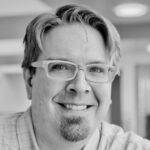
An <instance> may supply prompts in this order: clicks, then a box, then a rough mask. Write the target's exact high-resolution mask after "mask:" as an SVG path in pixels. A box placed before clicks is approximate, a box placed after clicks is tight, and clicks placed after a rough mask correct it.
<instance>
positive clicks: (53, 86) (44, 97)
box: [33, 77, 65, 101]
mask: <svg viewBox="0 0 150 150" xmlns="http://www.w3.org/2000/svg"><path fill="white" fill-rule="evenodd" d="M64 84H65V83H63V82H62V83H61V82H58V81H56V80H51V79H48V78H47V77H38V78H37V79H35V81H34V86H33V98H35V99H40V100H41V101H49V100H50V99H53V97H54V96H56V95H57V94H58V93H59V92H60V91H62V90H63V89H64V86H65V85H64Z"/></svg>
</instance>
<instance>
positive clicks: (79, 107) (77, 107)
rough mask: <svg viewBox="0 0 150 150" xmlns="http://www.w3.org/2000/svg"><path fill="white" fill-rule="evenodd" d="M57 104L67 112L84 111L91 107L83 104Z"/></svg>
mask: <svg viewBox="0 0 150 150" xmlns="http://www.w3.org/2000/svg"><path fill="white" fill-rule="evenodd" d="M57 104H59V105H60V106H61V107H63V108H64V109H67V110H73V111H83V110H86V109H89V108H91V107H92V105H85V104H80V105H79V104H68V103H67V104H65V103H57Z"/></svg>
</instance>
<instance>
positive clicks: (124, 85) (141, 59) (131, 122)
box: [121, 39, 150, 136]
mask: <svg viewBox="0 0 150 150" xmlns="http://www.w3.org/2000/svg"><path fill="white" fill-rule="evenodd" d="M140 42H142V39H140V40H136V39H135V40H132V39H130V40H128V42H127V43H128V44H127V43H126V42H125V43H126V44H125V43H124V44H125V45H126V46H125V45H124V44H123V54H122V74H121V116H122V117H121V118H122V124H123V127H124V129H125V130H132V131H135V132H137V133H138V129H137V124H138V122H137V100H136V80H135V77H136V74H135V66H136V65H137V64H150V53H147V52H146V50H145V49H144V47H142V46H140V45H141V44H140ZM129 43H130V44H129ZM131 44H132V45H131ZM127 45H128V46H127ZM138 134H140V135H142V136H145V135H144V133H143V132H141V133H138Z"/></svg>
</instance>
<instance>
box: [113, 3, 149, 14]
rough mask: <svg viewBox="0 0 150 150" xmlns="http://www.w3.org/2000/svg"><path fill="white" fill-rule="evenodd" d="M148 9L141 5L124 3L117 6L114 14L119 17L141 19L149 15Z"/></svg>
mask: <svg viewBox="0 0 150 150" xmlns="http://www.w3.org/2000/svg"><path fill="white" fill-rule="evenodd" d="M147 11H148V8H147V6H146V5H144V4H140V3H124V4H120V5H117V6H116V7H115V9H114V12H115V14H116V15H117V16H119V17H140V16H143V15H145V14H146V13H147Z"/></svg>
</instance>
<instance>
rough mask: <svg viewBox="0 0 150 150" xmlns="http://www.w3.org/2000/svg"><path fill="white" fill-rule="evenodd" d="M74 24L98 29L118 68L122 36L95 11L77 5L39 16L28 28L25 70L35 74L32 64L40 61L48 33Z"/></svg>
mask: <svg viewBox="0 0 150 150" xmlns="http://www.w3.org/2000/svg"><path fill="white" fill-rule="evenodd" d="M72 23H83V24H86V25H89V26H90V27H92V28H94V29H96V30H97V31H98V32H99V33H100V34H101V36H102V38H103V40H104V44H105V47H106V53H107V55H108V59H109V61H111V62H112V64H113V65H114V66H118V64H119V60H120V36H119V34H118V32H117V30H116V28H115V27H114V26H113V24H112V23H111V22H109V21H108V20H107V19H106V18H104V17H103V16H100V15H99V14H97V13H96V12H94V11H93V10H91V9H89V8H87V7H85V6H78V5H75V4H72V5H65V6H62V7H60V8H58V9H57V10H56V11H55V12H53V13H52V12H48V13H44V14H41V15H39V16H37V17H36V18H35V19H33V20H32V21H31V22H30V23H29V25H28V26H27V28H26V33H25V36H24V40H23V42H24V45H25V49H24V59H23V62H22V68H23V69H29V70H30V72H32V73H35V68H33V67H31V63H32V62H34V61H36V60H38V57H39V56H40V54H41V53H42V41H43V37H44V36H45V35H46V33H47V32H49V31H50V30H52V29H53V28H55V27H57V26H60V25H64V24H72Z"/></svg>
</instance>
